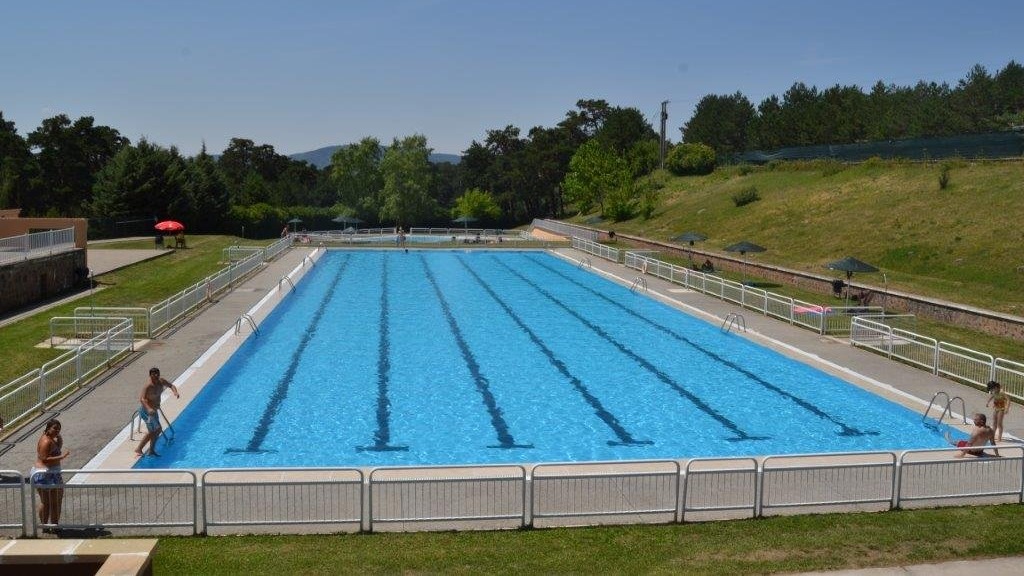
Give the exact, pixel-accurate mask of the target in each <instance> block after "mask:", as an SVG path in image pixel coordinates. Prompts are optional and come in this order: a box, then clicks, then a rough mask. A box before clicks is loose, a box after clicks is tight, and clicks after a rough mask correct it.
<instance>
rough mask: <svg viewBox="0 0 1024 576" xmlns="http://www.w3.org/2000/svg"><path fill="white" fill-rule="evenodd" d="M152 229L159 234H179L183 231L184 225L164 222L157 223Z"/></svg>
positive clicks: (173, 221)
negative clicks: (159, 232)
mask: <svg viewBox="0 0 1024 576" xmlns="http://www.w3.org/2000/svg"><path fill="white" fill-rule="evenodd" d="M153 228H155V229H157V230H159V231H161V232H181V231H182V230H184V229H185V225H184V224H182V223H181V222H178V221H177V220H164V221H163V222H157V223H156V226H153Z"/></svg>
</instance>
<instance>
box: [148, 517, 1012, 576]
mask: <svg viewBox="0 0 1024 576" xmlns="http://www.w3.org/2000/svg"><path fill="white" fill-rule="evenodd" d="M1022 514H1024V508H1022V507H1021V506H1019V505H1004V506H987V507H970V508H943V509H935V510H917V511H894V512H885V513H876V514H842V515H836V514H830V515H816V516H794V517H786V518H763V519H757V520H740V521H729V522H709V523H702V524H673V525H659V526H616V527H594V528H567V529H544V530H521V531H500V532H442V533H410V534H361V535H335V536H244V537H208V538H164V539H161V540H160V543H159V545H158V547H157V553H156V557H155V560H154V573H155V574H247V575H250V576H255V575H258V574H275V575H277V574H354V573H359V574H439V573H445V574H450V573H455V574H517V575H519V574H592V573H600V574H635V573H643V574H680V573H685V574H723V575H733V574H751V573H772V572H792V571H810V570H836V569H849V568H864V567H873V566H895V565H904V564H921V563H932V562H943V561H949V560H959V559H965V558H991V557H998V556H1011V555H1020V554H1024V522H1021V518H1022Z"/></svg>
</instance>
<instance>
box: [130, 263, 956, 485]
mask: <svg viewBox="0 0 1024 576" xmlns="http://www.w3.org/2000/svg"><path fill="white" fill-rule="evenodd" d="M174 428H175V432H176V435H177V438H176V440H175V441H174V442H173V443H171V444H169V445H164V444H163V443H161V446H160V448H162V450H160V452H162V456H161V457H160V458H146V459H143V460H142V461H141V462H140V463H139V466H140V467H154V468H155V467H179V468H193V467H194V468H202V467H224V466H229V467H236V466H237V467H260V466H352V465H360V466H378V465H412V464H468V463H497V462H540V461H567V460H572V461H581V460H621V459H642V458H684V457H696V456H731V455H757V454H788V453H805V452H837V451H854V450H873V449H885V450H891V449H909V448H934V447H942V446H945V442H944V440H943V439H942V436H941V431H942V430H943V429H936V428H934V427H928V426H925V425H924V424H922V422H921V416H920V414H916V413H914V412H911V411H910V410H908V409H906V408H903V407H902V406H899V405H897V404H894V403H892V402H890V401H888V400H885V399H882V398H880V397H878V396H875V395H873V394H871V393H869V392H867V391H864V390H862V389H860V388H858V387H856V386H852V385H850V384H847V383H845V382H843V381H841V380H839V379H837V378H835V377H832V376H830V375H828V374H825V373H823V372H821V371H819V370H816V369H814V368H811V367H810V366H807V365H805V364H802V363H799V362H796V361H794V360H791V359H789V358H787V357H785V356H782V355H781V354H778V353H776V352H774V351H772V350H769V349H767V348H764V347H761V346H758V345H756V344H754V343H752V342H750V341H749V340H747V339H745V338H743V337H741V336H739V335H737V334H723V333H722V332H721V331H720V330H719V327H718V326H716V325H711V324H709V323H707V322H704V321H702V320H699V319H697V318H694V317H691V316H689V315H686V314H684V313H681V312H679V311H678V310H675V309H673V308H671V307H669V306H666V305H664V304H662V303H660V302H657V301H655V300H653V299H651V298H648V297H645V296H642V295H637V294H634V293H632V292H630V291H629V290H627V289H626V288H624V287H622V286H619V285H617V284H614V283H612V282H609V281H607V280H605V279H603V278H601V277H599V276H597V275H595V274H593V273H591V272H588V271H586V270H582V269H580V268H578V267H576V266H574V265H572V264H571V263H568V262H565V261H563V260H561V259H559V258H557V257H554V256H551V255H548V254H546V253H543V252H530V251H517V252H512V251H498V252H491V251H459V250H450V251H412V252H408V253H407V252H403V251H380V250H364V251H331V252H329V253H328V254H327V255H325V256H324V258H323V259H322V260H321V261H320V262H319V263H318V264H317V265H316V267H315V268H313V270H312V271H311V272H310V273H309V274H308V275H307V276H306V277H305V278H304V279H303V280H302V281H301V282H300V283H299V285H298V287H297V289H296V290H295V291H294V292H293V293H291V294H288V295H287V296H286V297H285V298H284V300H283V301H282V303H281V304H280V305H279V306H278V307H277V308H276V309H275V310H274V311H273V312H272V313H271V315H270V316H269V317H268V319H267V320H266V321H264V323H263V325H262V326H261V331H260V335H259V337H250V338H249V339H248V340H247V341H246V342H245V343H244V344H243V345H242V347H241V348H240V349H239V351H238V352H236V353H235V354H234V356H233V357H232V358H231V359H230V360H229V361H228V362H227V363H226V364H225V365H224V366H223V367H222V368H221V369H220V371H219V372H218V373H217V374H216V375H215V377H214V378H213V379H212V380H211V381H210V382H209V383H208V384H207V385H206V386H205V387H204V388H203V390H202V391H201V392H200V393H199V394H198V396H197V397H196V398H195V400H193V401H192V403H191V404H190V405H189V406H188V407H187V408H186V409H185V410H184V412H183V413H182V415H181V416H180V417H179V418H178V419H177V420H176V421H175V422H174Z"/></svg>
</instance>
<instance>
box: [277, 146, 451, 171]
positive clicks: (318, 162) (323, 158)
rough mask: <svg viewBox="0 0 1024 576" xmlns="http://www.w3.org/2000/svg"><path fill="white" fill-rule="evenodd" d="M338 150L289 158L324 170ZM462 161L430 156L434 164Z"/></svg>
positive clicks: (320, 151) (331, 147) (313, 151)
mask: <svg viewBox="0 0 1024 576" xmlns="http://www.w3.org/2000/svg"><path fill="white" fill-rule="evenodd" d="M338 148H344V146H325V147H323V148H317V149H316V150H310V151H309V152H299V153H297V154H290V155H289V156H288V157H289V158H291V159H292V160H299V161H306V162H309V163H310V164H312V165H313V166H316V167H317V168H323V167H324V166H329V165H330V164H331V156H332V155H333V154H334V151H335V150H337V149H338ZM461 160H462V157H461V156H459V155H458V154H440V153H434V154H431V155H430V161H431V162H433V163H434V164H440V163H441V162H448V163H449V164H458V163H459V162H460V161H461Z"/></svg>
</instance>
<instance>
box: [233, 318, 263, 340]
mask: <svg viewBox="0 0 1024 576" xmlns="http://www.w3.org/2000/svg"><path fill="white" fill-rule="evenodd" d="M243 320H244V321H245V322H247V323H248V324H249V326H251V327H252V331H253V332H254V333H255V334H256V336H257V337H258V336H259V335H260V329H259V327H258V326H256V321H255V320H253V318H252V316H250V315H248V314H242V315H241V316H239V317H238V320H236V321H235V335H236V336H237V335H238V334H239V333H240V332H241V331H242V321H243Z"/></svg>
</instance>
